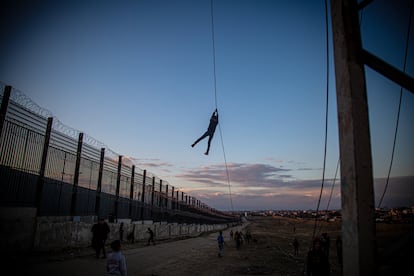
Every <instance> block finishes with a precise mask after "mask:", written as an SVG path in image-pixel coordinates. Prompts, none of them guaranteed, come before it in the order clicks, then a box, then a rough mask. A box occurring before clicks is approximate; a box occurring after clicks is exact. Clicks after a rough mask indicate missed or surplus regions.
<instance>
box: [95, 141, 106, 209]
mask: <svg viewBox="0 0 414 276" xmlns="http://www.w3.org/2000/svg"><path fill="white" fill-rule="evenodd" d="M104 160H105V148H101V159H100V160H99V174H98V185H97V186H96V200H95V214H96V215H97V216H99V215H100V209H101V191H102V174H103V166H104Z"/></svg>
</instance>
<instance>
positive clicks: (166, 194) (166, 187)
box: [165, 184, 168, 209]
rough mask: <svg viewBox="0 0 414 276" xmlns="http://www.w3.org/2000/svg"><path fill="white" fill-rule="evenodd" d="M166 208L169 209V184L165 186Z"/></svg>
mask: <svg viewBox="0 0 414 276" xmlns="http://www.w3.org/2000/svg"><path fill="white" fill-rule="evenodd" d="M165 207H166V208H167V209H168V184H167V185H165Z"/></svg>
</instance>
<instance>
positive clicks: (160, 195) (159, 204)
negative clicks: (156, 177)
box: [158, 179, 163, 207]
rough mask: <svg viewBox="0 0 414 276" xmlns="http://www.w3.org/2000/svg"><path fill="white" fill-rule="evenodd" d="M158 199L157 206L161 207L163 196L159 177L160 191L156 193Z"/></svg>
mask: <svg viewBox="0 0 414 276" xmlns="http://www.w3.org/2000/svg"><path fill="white" fill-rule="evenodd" d="M158 197H159V199H158V206H159V207H162V202H163V196H162V179H160V193H159V195H158Z"/></svg>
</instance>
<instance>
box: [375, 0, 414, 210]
mask: <svg viewBox="0 0 414 276" xmlns="http://www.w3.org/2000/svg"><path fill="white" fill-rule="evenodd" d="M413 3H414V1H413V0H411V2H410V9H409V17H408V29H407V37H406V44H405V54H404V65H403V71H404V72H405V71H406V66H407V56H408V47H409V41H410V32H411V20H412V14H413ZM402 96H403V88H402V87H400V98H399V102H398V109H397V120H396V123H395V130H394V140H393V144H392V152H391V160H390V166H389V168H388V174H387V180H386V183H385V187H384V190H383V192H382V195H381V198H380V201H379V203H378V206H377V207H378V208H381V204H382V201H383V200H384V196H385V193H386V192H387V189H388V184H389V181H390V175H391V170H392V165H393V161H394V155H395V146H396V141H397V134H398V126H399V122H400V113H401V103H402Z"/></svg>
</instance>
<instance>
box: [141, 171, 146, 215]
mask: <svg viewBox="0 0 414 276" xmlns="http://www.w3.org/2000/svg"><path fill="white" fill-rule="evenodd" d="M146 180H147V170H144V173H143V175H142V194H141V214H140V217H139V218H140V219H141V220H144V207H145V185H146V182H147V181H146Z"/></svg>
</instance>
